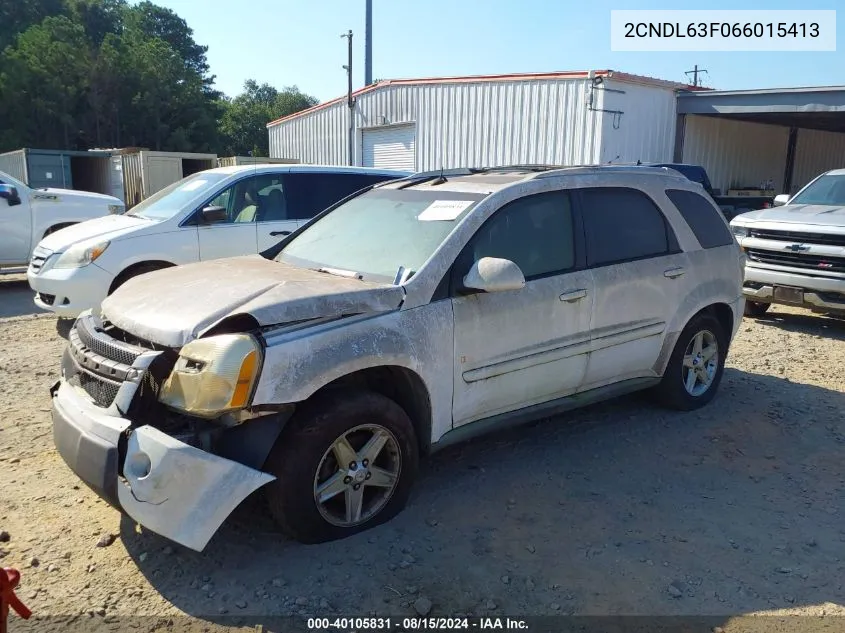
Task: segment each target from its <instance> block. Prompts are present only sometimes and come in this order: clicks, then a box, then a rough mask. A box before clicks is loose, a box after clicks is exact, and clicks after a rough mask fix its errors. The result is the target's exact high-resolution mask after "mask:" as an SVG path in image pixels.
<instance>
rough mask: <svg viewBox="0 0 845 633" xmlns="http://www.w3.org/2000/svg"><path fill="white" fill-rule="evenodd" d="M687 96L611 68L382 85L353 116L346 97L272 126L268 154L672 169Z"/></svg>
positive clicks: (419, 165)
mask: <svg viewBox="0 0 845 633" xmlns="http://www.w3.org/2000/svg"><path fill="white" fill-rule="evenodd" d="M681 88H689V86H685V85H684V84H678V83H674V82H668V81H662V80H659V79H652V78H649V77H639V76H636V75H628V74H625V73H620V72H616V71H608V70H600V71H585V72H560V73H546V74H520V75H495V76H478V77H442V78H431V79H401V80H390V81H381V82H378V83H376V84H373V85H371V86H367V87H365V88H363V89H361V90H359V91H357V92H356V93H353V99H354V101H353V104H352V108H350V107H349V103H348V100H347V98H346V97H345V96H344V97H341V98H338V99H334V100H332V101H328V102H326V103H322V104H320V105H317V106H315V107H313V108H310V109H308V110H304V111H302V112H299V113H297V114H294V115H291V116H288V117H285V118H282V119H279V120H278V121H273V122H272V123H270V124H268V126H267V127H268V129H269V135H270V155H271V156H274V157H282V158H294V159H298V160H300V161H301V162H303V163H312V164H313V163H321V164H328V165H347V164H354V165H363V166H365V167H381V168H396V169H408V170H419V171H421V170H430V169H439V168H441V167H444V168H449V167H478V166H493V165H502V164H537V163H546V164H562V165H572V164H585V163H607V162H625V161H636V160H642V161H667V160H670V159H671V157H672V153H673V150H674V140H675V126H676V98H675V95H676V91H677V90H678V89H681ZM350 122H351V124H352V125H351V126H350ZM350 131H351V139H352V143H351V145H352V151H351V154H352V160H351V161H350V151H349V146H350V143H349V137H350Z"/></svg>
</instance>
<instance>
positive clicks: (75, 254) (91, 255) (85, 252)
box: [51, 242, 109, 268]
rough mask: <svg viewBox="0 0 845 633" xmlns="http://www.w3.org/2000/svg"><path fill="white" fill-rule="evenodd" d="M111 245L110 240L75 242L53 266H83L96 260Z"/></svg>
mask: <svg viewBox="0 0 845 633" xmlns="http://www.w3.org/2000/svg"><path fill="white" fill-rule="evenodd" d="M108 247H109V242H98V243H96V244H87V243H82V244H74V245H73V246H71V247H70V248H69V249H67V250H66V251H65V252H64V253H62V254H61V255H59V256H58V258H57V259H56V261H55V263H54V264H53V265H52V266H51V268H82V267H83V266H87V265H88V264H90V263H91V262H93V261H95V260H96V259H97V258H98V257H99V256H100V255H102V254H103V253H104V252H105V250H106V249H107V248H108Z"/></svg>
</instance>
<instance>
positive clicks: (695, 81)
mask: <svg viewBox="0 0 845 633" xmlns="http://www.w3.org/2000/svg"><path fill="white" fill-rule="evenodd" d="M706 72H707V69H706V68H699V67H698V64H696V65H695V67H694V68H693V69H692V70H688V71H686V72H685V73H684V74H685V75H686V76H687V77H689V76H690V75H692V85H693V86H695V87H696V88H697V87H698V86H700V85H701V84H700V83H699V82H698V75H699V74H700V73H706Z"/></svg>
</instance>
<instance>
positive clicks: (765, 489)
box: [0, 299, 845, 630]
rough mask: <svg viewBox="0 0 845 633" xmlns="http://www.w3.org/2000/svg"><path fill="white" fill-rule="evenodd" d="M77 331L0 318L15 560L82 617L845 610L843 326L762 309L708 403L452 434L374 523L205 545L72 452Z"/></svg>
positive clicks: (4, 444)
mask: <svg viewBox="0 0 845 633" xmlns="http://www.w3.org/2000/svg"><path fill="white" fill-rule="evenodd" d="M0 303H2V299H0ZM63 345H64V340H62V338H61V337H60V336H59V335H58V334H57V331H56V322H55V319H53V318H44V317H18V318H13V319H5V320H3V319H0V384H2V391H0V471H1V472H2V473H3V478H4V483H3V485H2V486H0V530H5V531H7V532H8V533H9V535H10V539H9V540H8V542H0V553H2V556H3V558H2V565H3V566H6V567H16V568H18V569H20V570H21V571H22V573H23V584H22V587H21V588H20V590H19V594H20V595H21V597H22V598H23V599H24V600H25V602H26V603H27V604H28V605H29V606H31V607H32V608H33V609H34V611H35V612H36V613H37V614H39V615H42V616H62V617H63V618H64V620H62V621H67V622H71V623H75V624H72V625H69V626H80V622H81V623H86V622H92V623H93V622H101V621H102V622H104V623H107V622H121V621H124V622H126V621H127V620H121V618H129V617H130V616H165V617H167V618H170V619H173V618H176V619H177V620H178V621H180V622H183V623H192V624H195V625H197V626H198V627H199V628H198V629H197V630H201V629H202V628H206V629H208V630H218V629H225V628H228V627H232V628H234V627H235V626H236V625H235V624H234V623H232V622H231V621H229V620H227V618H229V617H231V616H239V617H241V618H242V619H243V622H246V624H250V625H253V624H256V623H261V622H263V621H264V620H263V618H264V617H265V616H268V615H290V614H306V615H319V616H324V615H331V614H339V615H346V616H350V615H358V616H363V615H368V614H371V613H372V614H379V615H402V614H411V613H413V612H414V603H415V602H417V600H418V599H419V598H421V597H423V598H425V599H427V600H430V601H431V603H432V605H433V606H432V609H431V614H432V615H454V614H458V613H463V614H475V615H488V614H489V615H497V614H508V615H544V614H547V615H551V614H578V615H621V614H644V615H645V614H648V615H654V614H659V615H709V616H714V617H715V618H716V620H717V621H719V620H720V618H721V617H722V616H725V615H727V614H738V613H758V612H759V613H792V614H808V615H809V614H812V615H822V614H827V615H832V614H845V609H843V608H842V607H841V606H840V605H843V604H845V591H843V581H842V578H843V571H845V560H843V559H845V522H843V518H845V495H843V489H845V459H843V454H845V423H843V419H842V411H843V410H845V396H844V395H843V389H845V374H844V373H843V372H842V367H845V323H843V322H842V321H837V320H832V319H826V318H823V317H817V316H811V315H809V314H808V313H805V312H801V311H798V310H786V309H777V310H775V311H773V313H772V315H771V317H770V318H767V319H766V320H762V321H752V320H747V319H746V320H745V321H744V322H743V324H742V327H741V330H740V334H739V338H738V340H737V341H736V342H735V344H734V347H733V349H732V351H731V355H730V358H729V362H728V369H727V370H726V372H725V376H724V380H723V383H722V387H721V391H720V393H719V394H718V396H717V397H716V399H715V400H714V401H713V402H712V404H711V405H710V406H708V407H707V408H705V409H704V410H702V411H698V412H694V413H690V414H678V413H673V412H667V411H664V410H662V409H660V408H657V407H655V406H653V405H652V404H650V403H649V401H648V400H647V399H645V398H643V397H642V396H634V397H630V398H625V399H622V400H618V401H614V402H612V403H607V404H603V405H599V406H595V407H590V408H588V409H584V410H580V411H577V412H574V413H571V414H568V415H566V416H564V417H562V418H558V419H555V420H549V421H544V422H541V423H537V424H534V425H531V426H528V427H525V428H522V429H520V430H515V431H511V432H507V433H504V434H498V435H494V436H489V437H486V438H483V439H480V440H477V441H474V442H472V443H470V444H467V445H464V446H458V447H454V448H451V449H448V450H446V451H444V452H443V453H440V454H438V455H436V456H435V457H433V458H432V459H430V460H427V461H426V462H424V463H423V470H422V473H421V476H420V480H419V482H418V485H417V487H416V491H415V493H414V495H413V497H412V499H411V502H410V504H409V506H408V508H407V509H406V510H405V511H404V512H403V513H402V514H400V516H399V517H397V518H396V519H395V520H393V521H391V522H390V523H388V524H387V525H385V526H382V527H380V528H377V529H375V530H371V531H369V532H366V533H364V534H361V535H359V536H356V537H353V538H350V539H347V540H344V541H340V542H335V543H329V544H326V545H319V546H303V545H300V544H298V543H295V542H291V541H287V540H285V539H284V538H283V537H281V536H280V535H279V534H277V533H276V531H275V530H274V527H273V525H272V523H271V521H270V520H269V518H268V517H267V515H266V513H265V511H264V508H263V506H262V504H261V501H260V498H259V497H258V496H256V497H253V498H250V499H249V500H248V501H247V502H246V503H245V504H244V505H243V506H242V507H241V508H239V510H238V511H237V512H236V513H235V515H234V516H233V517H232V518H231V519H230V520H229V521H228V522H227V523H226V524H225V525H224V527H223V528H222V529H221V530H220V532H219V533H218V534H217V535H216V536H215V537H214V539H213V540H212V542H211V543H210V544H209V546H208V548H207V549H206V551H205V552H204V553H202V554H198V553H195V552H192V551H189V550H186V549H184V548H181V547H179V546H177V545H174V544H172V543H170V542H168V541H166V540H165V539H163V538H160V537H158V536H156V535H154V534H151V533H149V532H144V531H141V530H139V529H137V528H136V526H135V525H134V524H133V523H132V522H131V521H129V520H127V519H126V518H123V517H121V515H120V514H119V513H118V512H117V511H115V510H114V509H112V508H110V507H109V506H107V505H106V504H105V503H103V502H102V501H100V500H99V499H98V498H97V497H96V495H94V494H93V493H92V492H90V491H89V490H88V489H87V488H85V487H84V486H83V485H81V484H80V483H79V482H78V481H77V479H76V478H75V477H74V476H73V474H72V473H71V472H70V471H69V470H68V468H67V467H66V466H65V465H64V463H63V462H62V460H61V458H60V457H59V456H58V454H57V453H56V451H55V450H54V448H53V443H52V437H51V425H50V415H49V408H50V402H49V396H48V388H49V387H50V385H51V384H52V383H53V382H55V380H56V379H57V367H58V361H59V357H60V355H61V352H62V349H63ZM108 535H112V536H114V537H115V538H114V540H113V542H112V543H110V544H106V543H107V542H108V541H110V540H111V538H110V537H109V536H108ZM104 536H105V538H104ZM98 544H99V545H101V546H98ZM104 544H106V545H105V546H102V545H104ZM424 602H425V601H421V603H423V604H424ZM12 617H14V616H12ZM180 617H183V619H182V620H179V618H180ZM115 618H116V619H115ZM724 619H725V621H726V622H727V618H724ZM56 622H58V620H57V621H53V622H52V623H49V624H52V625H55V624H56ZM44 626H45V628H44V630H47V629H48V628H49V626H48V623H44ZM86 626H87V625H86ZM212 627H213V628H212ZM35 628H37V627H35ZM33 630H34V629H33ZM728 630H730V629H728Z"/></svg>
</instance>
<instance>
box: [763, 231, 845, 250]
mask: <svg viewBox="0 0 845 633" xmlns="http://www.w3.org/2000/svg"><path fill="white" fill-rule="evenodd" d="M748 234H749V235H750V236H751V237H756V238H758V239H761V240H775V241H778V242H791V243H798V244H819V245H824V246H845V235H834V234H832V233H804V232H796V231H776V230H769V229H751V230H750V231H749V232H748Z"/></svg>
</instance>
